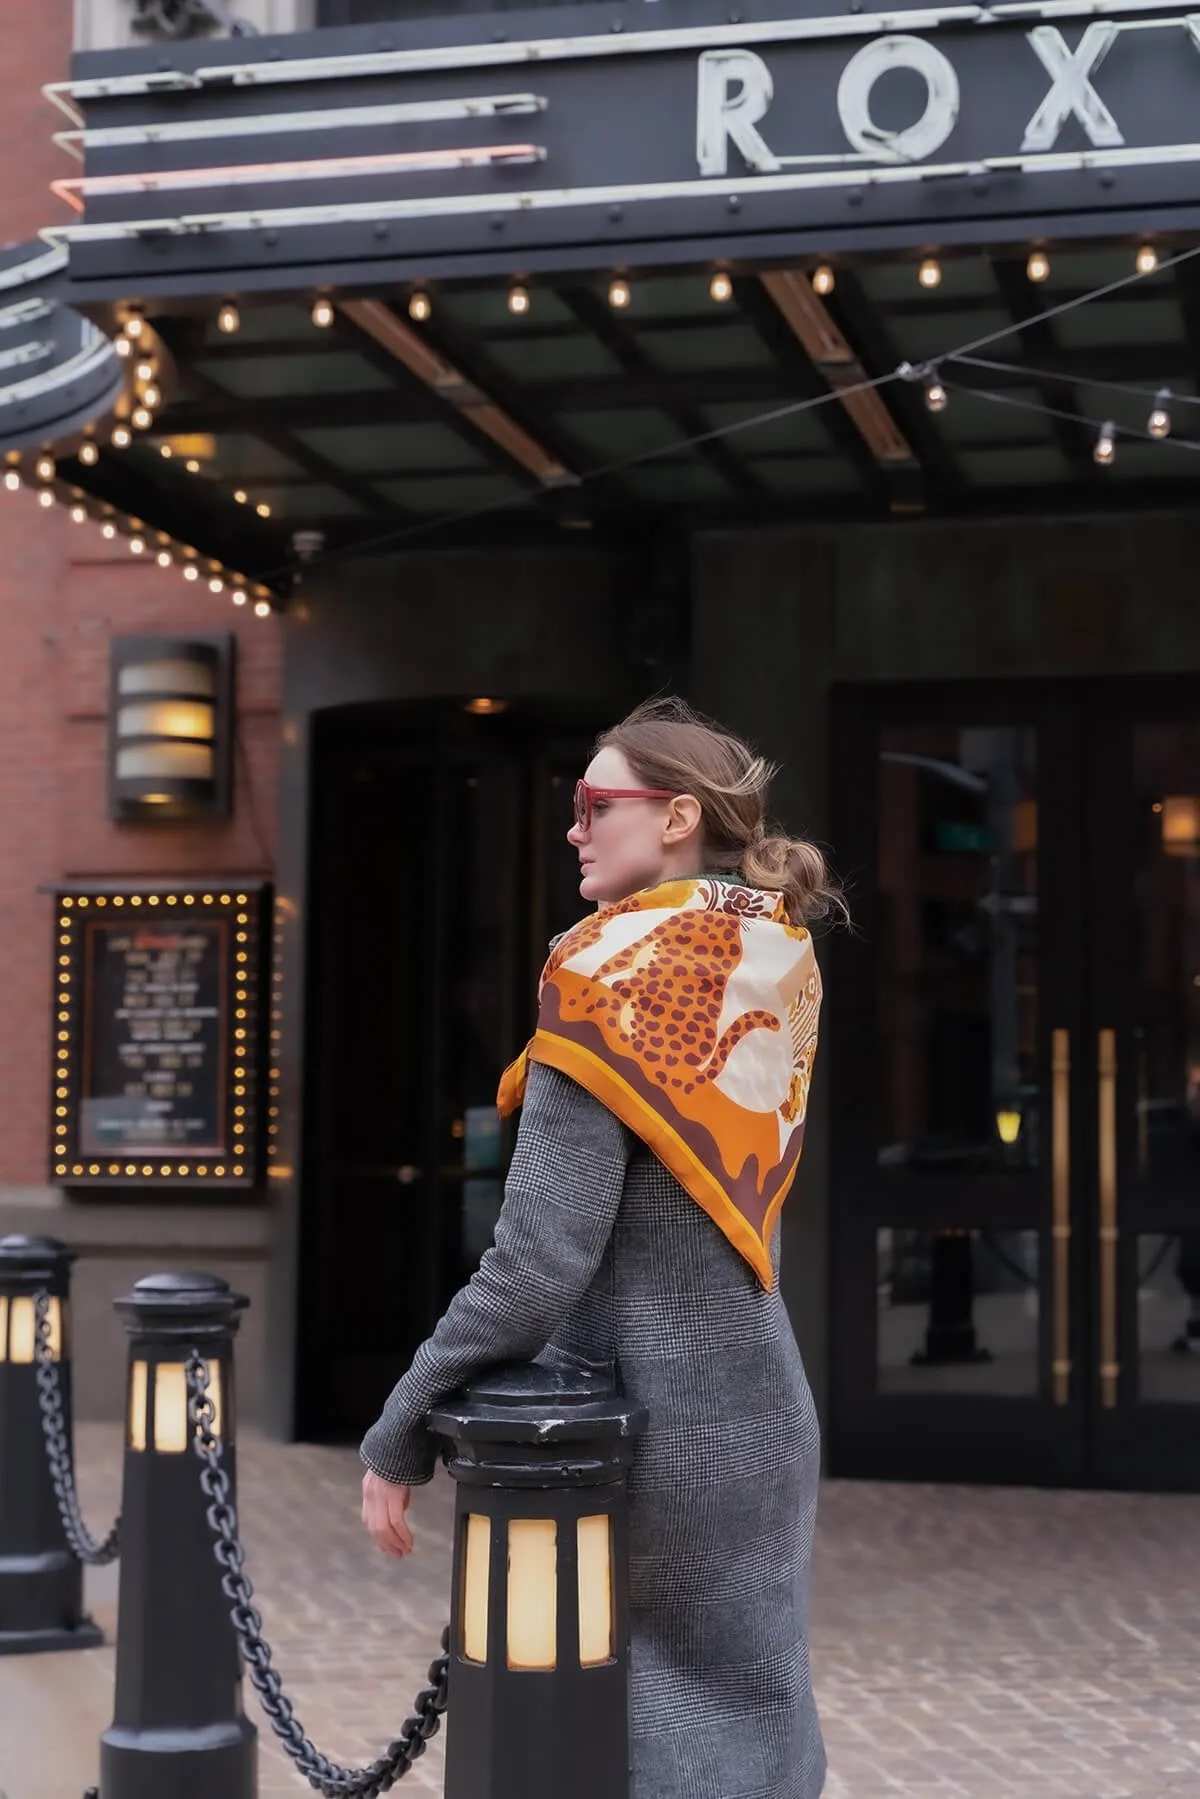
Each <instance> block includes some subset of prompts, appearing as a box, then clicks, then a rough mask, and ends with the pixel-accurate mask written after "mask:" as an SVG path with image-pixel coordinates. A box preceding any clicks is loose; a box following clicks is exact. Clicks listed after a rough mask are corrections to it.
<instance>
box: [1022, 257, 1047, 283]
mask: <svg viewBox="0 0 1200 1799" xmlns="http://www.w3.org/2000/svg"><path fill="white" fill-rule="evenodd" d="M1025 273H1026V274H1027V275H1028V277H1029V279H1030V280H1031V281H1048V280H1049V278H1050V258H1049V257H1048V256H1047V255H1046V252H1045V251H1044V250H1034V251H1033V252H1032V254H1031V255H1030V258H1029V261H1028V262H1027V263H1026V264H1025Z"/></svg>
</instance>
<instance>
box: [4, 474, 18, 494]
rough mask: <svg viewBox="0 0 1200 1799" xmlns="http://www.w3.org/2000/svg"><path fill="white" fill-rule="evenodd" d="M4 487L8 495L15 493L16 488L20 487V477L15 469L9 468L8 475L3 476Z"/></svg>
mask: <svg viewBox="0 0 1200 1799" xmlns="http://www.w3.org/2000/svg"><path fill="white" fill-rule="evenodd" d="M4 485H5V487H7V489H8V491H9V493H16V491H17V489H18V487H20V485H21V477H20V475H18V473H17V471H16V469H15V468H10V469H9V471H8V473H7V474H6V475H5V477H4Z"/></svg>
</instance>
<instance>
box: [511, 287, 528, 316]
mask: <svg viewBox="0 0 1200 1799" xmlns="http://www.w3.org/2000/svg"><path fill="white" fill-rule="evenodd" d="M532 304H533V301H532V300H531V299H530V297H529V289H528V288H527V287H510V288H509V290H508V310H509V311H510V312H511V313H514V314H515V315H516V316H517V317H518V318H521V317H523V316H524V315H525V313H527V312H528V311H529V308H530V307H531V306H532Z"/></svg>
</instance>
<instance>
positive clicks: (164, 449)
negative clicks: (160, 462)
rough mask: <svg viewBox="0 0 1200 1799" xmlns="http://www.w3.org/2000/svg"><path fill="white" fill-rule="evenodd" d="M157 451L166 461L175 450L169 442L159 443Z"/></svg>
mask: <svg viewBox="0 0 1200 1799" xmlns="http://www.w3.org/2000/svg"><path fill="white" fill-rule="evenodd" d="M158 453H159V455H160V456H164V457H165V458H166V459H167V461H168V462H169V461H170V460H171V458H172V456H173V455H174V454H175V452H174V450H173V449H172V448H171V446H170V444H159V446H158Z"/></svg>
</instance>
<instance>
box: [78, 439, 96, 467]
mask: <svg viewBox="0 0 1200 1799" xmlns="http://www.w3.org/2000/svg"><path fill="white" fill-rule="evenodd" d="M79 460H80V462H82V463H83V464H84V466H85V467H86V468H95V466H96V464H97V463H98V462H99V460H100V452H99V450H98V449H97V448H96V446H95V444H94V443H84V444H80V446H79Z"/></svg>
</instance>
